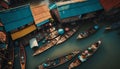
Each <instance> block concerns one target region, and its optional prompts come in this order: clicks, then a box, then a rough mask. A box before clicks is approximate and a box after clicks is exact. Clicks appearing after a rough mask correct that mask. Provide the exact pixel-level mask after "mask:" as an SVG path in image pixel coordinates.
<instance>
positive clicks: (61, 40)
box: [56, 27, 79, 45]
mask: <svg viewBox="0 0 120 69" xmlns="http://www.w3.org/2000/svg"><path fill="white" fill-rule="evenodd" d="M78 28H79V27H76V28H74V29H72V30H70V31H68V32H66V33H65V34H64V35H62V36H61V38H60V40H58V41H57V43H56V45H58V44H61V43H63V42H65V41H66V40H68V39H69V38H70V37H71V36H72V35H73V34H75V32H76V31H77V30H78Z"/></svg>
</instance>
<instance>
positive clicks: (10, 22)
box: [0, 5, 34, 32]
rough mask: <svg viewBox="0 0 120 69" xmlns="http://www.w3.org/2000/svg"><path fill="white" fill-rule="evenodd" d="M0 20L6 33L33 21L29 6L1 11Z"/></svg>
mask: <svg viewBox="0 0 120 69" xmlns="http://www.w3.org/2000/svg"><path fill="white" fill-rule="evenodd" d="M0 19H1V21H2V23H3V24H4V26H5V30H6V31H7V32H8V31H12V30H14V29H17V28H19V27H20V26H23V25H26V24H28V23H31V22H33V21H34V19H33V17H32V13H31V10H30V6H29V5H25V6H21V7H18V8H13V9H9V10H6V11H2V12H0Z"/></svg>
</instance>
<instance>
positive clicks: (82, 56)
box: [38, 25, 101, 69]
mask: <svg viewBox="0 0 120 69" xmlns="http://www.w3.org/2000/svg"><path fill="white" fill-rule="evenodd" d="M98 29H99V26H98V25H94V26H92V27H90V28H89V29H88V30H86V31H85V32H83V33H80V34H79V35H78V37H77V39H82V38H86V37H88V36H90V35H91V34H93V33H95V32H96V31H97V30H98ZM73 31H74V32H76V30H73ZM74 32H71V31H70V32H69V33H66V34H64V36H62V39H61V40H62V41H65V38H69V36H71V35H72V34H73V33H74ZM71 33H72V34H71ZM62 41H60V39H59V41H58V42H57V43H56V44H60V43H62ZM100 44H101V41H100V40H99V41H97V42H95V43H93V44H91V45H90V46H89V47H88V48H87V49H85V50H84V51H81V50H77V51H73V52H71V53H69V54H67V55H63V56H61V57H58V58H56V59H49V60H47V61H45V62H43V63H41V64H40V65H39V66H38V69H52V68H54V67H57V66H59V65H62V64H64V63H66V62H68V61H70V60H72V59H73V58H75V60H74V61H73V62H72V63H70V64H69V66H68V69H73V68H75V67H77V66H79V65H81V64H82V63H83V62H85V61H86V60H87V59H88V58H89V57H91V56H92V55H93V54H94V53H95V52H96V51H97V49H98V48H99V46H100Z"/></svg>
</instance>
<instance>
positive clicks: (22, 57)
mask: <svg viewBox="0 0 120 69" xmlns="http://www.w3.org/2000/svg"><path fill="white" fill-rule="evenodd" d="M19 56H20V66H21V69H25V67H26V52H25V48H24V46H23V45H22V43H20V52H19Z"/></svg>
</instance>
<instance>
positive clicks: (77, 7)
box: [57, 0, 103, 19]
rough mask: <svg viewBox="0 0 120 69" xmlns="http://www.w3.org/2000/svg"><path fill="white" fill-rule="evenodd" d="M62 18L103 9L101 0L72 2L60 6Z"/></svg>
mask: <svg viewBox="0 0 120 69" xmlns="http://www.w3.org/2000/svg"><path fill="white" fill-rule="evenodd" d="M57 8H58V11H59V14H60V18H61V19H64V18H67V17H72V16H77V15H81V14H86V13H90V12H94V11H97V10H100V9H102V8H103V7H102V6H101V4H100V2H99V0H88V1H85V2H78V3H72V4H67V5H62V6H58V7H57Z"/></svg>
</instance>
